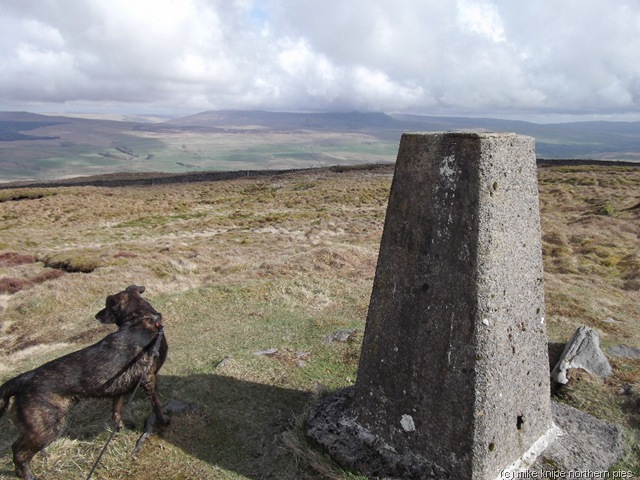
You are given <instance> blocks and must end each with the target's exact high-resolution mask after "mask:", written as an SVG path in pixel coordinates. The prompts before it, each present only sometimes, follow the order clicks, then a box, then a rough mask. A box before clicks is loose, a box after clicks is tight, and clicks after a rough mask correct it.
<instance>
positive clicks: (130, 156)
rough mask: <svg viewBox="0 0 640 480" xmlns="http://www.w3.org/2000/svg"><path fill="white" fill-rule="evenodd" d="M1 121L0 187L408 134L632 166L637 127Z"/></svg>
mask: <svg viewBox="0 0 640 480" xmlns="http://www.w3.org/2000/svg"><path fill="white" fill-rule="evenodd" d="M113 118H114V117H111V118H110V119H105V118H95V117H94V118H80V117H79V116H75V115H74V116H69V117H66V116H62V115H55V116H54V115H38V114H33V113H28V112H0V181H14V180H15V181H21V180H51V179H56V178H65V177H70V176H79V175H95V174H105V173H114V172H134V173H148V172H166V173H183V172H190V171H205V170H208V171H211V170H213V171H215V170H226V171H229V170H252V169H258V170H262V169H267V170H269V169H289V168H305V167H320V166H330V165H355V164H364V163H386V162H392V161H394V160H395V156H396V153H397V146H398V142H399V139H400V136H401V134H402V133H403V132H406V131H508V132H515V133H519V134H524V135H530V136H533V137H535V138H536V148H537V154H538V156H539V157H543V158H547V159H577V158H581V159H603V160H611V161H613V160H622V161H634V162H640V122H575V123H562V124H536V123H530V122H523V121H510V120H500V119H491V118H464V117H437V116H423V115H400V114H392V115H391V114H385V113H381V112H346V113H336V112H334V113H304V112H266V111H232V110H223V111H207V112H202V113H199V114H196V115H190V116H187V117H182V118H176V119H172V120H168V121H164V122H161V121H158V120H159V118H157V117H153V121H148V122H147V121H144V119H145V118H144V117H122V118H123V119H125V120H114V119H113ZM148 118H150V119H151V118H152V117H148Z"/></svg>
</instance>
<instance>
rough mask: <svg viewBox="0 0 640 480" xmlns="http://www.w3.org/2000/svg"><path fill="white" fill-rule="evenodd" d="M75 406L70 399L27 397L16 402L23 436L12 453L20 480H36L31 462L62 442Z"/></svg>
mask: <svg viewBox="0 0 640 480" xmlns="http://www.w3.org/2000/svg"><path fill="white" fill-rule="evenodd" d="M72 403H73V401H71V400H70V399H66V398H61V397H51V396H45V395H43V396H38V395H33V396H25V397H22V398H20V399H18V400H17V401H16V407H17V408H16V413H17V419H18V425H19V427H20V428H21V430H22V434H21V435H20V436H19V437H18V439H17V440H16V441H15V442H14V444H13V446H12V450H13V462H14V464H15V467H16V474H17V475H18V476H19V477H20V478H22V479H24V480H35V478H36V477H35V476H34V475H33V473H31V469H30V468H29V462H31V459H32V458H33V457H34V455H35V454H36V453H38V452H39V451H41V450H42V449H44V448H45V447H46V446H47V445H49V444H50V443H51V442H53V441H54V440H55V439H56V438H58V436H59V435H60V433H61V432H62V429H63V428H64V425H65V416H66V413H67V411H68V410H69V408H70V406H71V405H72Z"/></svg>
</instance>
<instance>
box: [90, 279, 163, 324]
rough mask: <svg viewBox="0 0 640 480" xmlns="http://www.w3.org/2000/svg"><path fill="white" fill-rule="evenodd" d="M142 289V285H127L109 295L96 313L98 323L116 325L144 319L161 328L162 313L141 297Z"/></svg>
mask: <svg viewBox="0 0 640 480" xmlns="http://www.w3.org/2000/svg"><path fill="white" fill-rule="evenodd" d="M144 290H145V288H144V287H139V286H137V285H129V286H128V287H127V288H126V289H125V290H123V291H122V292H120V293H116V294H114V295H109V296H108V297H107V301H106V306H105V308H103V309H102V310H100V311H99V312H98V313H96V319H97V320H98V321H99V322H100V323H115V324H116V325H117V326H118V327H121V326H122V325H124V324H125V323H127V322H134V321H139V320H142V319H144V320H147V321H150V322H151V323H153V324H154V325H155V327H156V328H161V325H162V324H161V322H162V315H161V314H160V313H158V312H157V311H156V310H155V309H154V308H153V307H152V306H151V304H150V303H149V302H147V301H146V300H145V299H144V298H142V296H141V295H140V294H141V293H142V292H144Z"/></svg>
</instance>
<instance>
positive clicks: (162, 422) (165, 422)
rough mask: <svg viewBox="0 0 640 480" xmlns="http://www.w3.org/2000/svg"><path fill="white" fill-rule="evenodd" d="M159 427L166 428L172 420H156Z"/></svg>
mask: <svg viewBox="0 0 640 480" xmlns="http://www.w3.org/2000/svg"><path fill="white" fill-rule="evenodd" d="M156 422H157V424H158V426H159V427H166V426H167V425H169V424H170V423H171V419H170V418H169V417H164V416H163V417H162V418H158V419H157V420H156Z"/></svg>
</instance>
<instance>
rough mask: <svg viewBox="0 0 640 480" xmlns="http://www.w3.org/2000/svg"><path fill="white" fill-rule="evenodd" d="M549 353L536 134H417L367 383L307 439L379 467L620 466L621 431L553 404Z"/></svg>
mask: <svg viewBox="0 0 640 480" xmlns="http://www.w3.org/2000/svg"><path fill="white" fill-rule="evenodd" d="M547 352H548V350H547V335H546V328H545V317H544V298H543V281H542V254H541V239H540V219H539V203H538V185H537V174H536V162H535V153H534V140H533V138H529V137H523V136H519V135H515V134H493V133H480V134H478V133H433V134H405V135H403V137H402V140H401V142H400V151H399V153H398V161H397V163H396V169H395V175H394V179H393V184H392V186H391V196H390V198H389V206H388V209H387V216H386V221H385V226H384V232H383V234H382V242H381V245H380V255H379V258H378V266H377V270H376V276H375V280H374V285H373V292H372V296H371V303H370V305H369V313H368V316H367V325H366V328H365V335H364V341H363V346H362V353H361V357H360V366H359V370H358V379H357V382H356V385H355V388H353V387H349V388H345V389H342V390H338V391H337V392H334V393H333V394H331V395H330V396H328V397H325V398H323V399H321V400H320V401H319V402H318V403H317V404H316V405H315V406H314V407H313V408H312V409H311V410H310V412H309V416H308V419H307V420H308V422H307V435H308V436H309V437H310V438H311V439H312V440H314V441H315V442H316V443H318V444H319V445H321V446H323V447H324V448H325V449H326V450H328V452H329V454H330V455H331V456H332V457H333V458H334V459H335V460H337V461H338V462H339V463H341V464H343V465H345V466H348V467H349V468H351V469H355V470H358V471H360V472H362V473H364V474H365V475H367V476H368V477H370V478H393V479H397V478H403V479H404V478H411V479H421V480H422V479H428V478H429V479H431V478H433V479H436V478H437V479H454V480H458V479H459V480H494V479H497V478H502V479H510V478H525V477H526V478H534V476H537V477H538V478H558V477H557V476H555V477H554V476H553V475H551V474H545V473H544V472H545V471H549V470H556V469H557V470H560V471H562V472H565V473H566V472H571V471H574V472H575V471H584V470H590V471H593V472H596V471H604V472H606V470H607V469H608V468H609V467H610V466H611V465H612V464H613V463H614V462H616V461H617V460H618V459H619V458H620V457H621V456H622V455H623V454H624V452H625V443H624V440H623V435H622V430H621V429H620V428H619V427H617V426H616V425H613V424H610V423H608V422H603V421H601V420H598V419H596V418H594V417H591V416H590V415H587V414H585V413H583V412H580V411H579V410H576V409H574V408H572V407H569V406H567V405H563V404H560V403H556V402H551V401H550V392H549V363H548V353H547ZM527 469H532V471H533V472H535V474H532V475H534V476H531V477H527V474H523V473H522V472H523V471H524V470H527ZM552 473H553V472H552ZM555 473H557V472H555ZM519 474H520V475H519ZM522 475H524V476H522ZM543 475H546V476H544V477H543ZM567 478H569V477H567Z"/></svg>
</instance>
